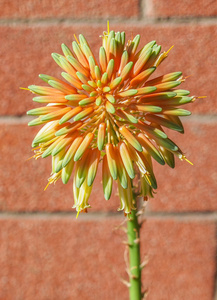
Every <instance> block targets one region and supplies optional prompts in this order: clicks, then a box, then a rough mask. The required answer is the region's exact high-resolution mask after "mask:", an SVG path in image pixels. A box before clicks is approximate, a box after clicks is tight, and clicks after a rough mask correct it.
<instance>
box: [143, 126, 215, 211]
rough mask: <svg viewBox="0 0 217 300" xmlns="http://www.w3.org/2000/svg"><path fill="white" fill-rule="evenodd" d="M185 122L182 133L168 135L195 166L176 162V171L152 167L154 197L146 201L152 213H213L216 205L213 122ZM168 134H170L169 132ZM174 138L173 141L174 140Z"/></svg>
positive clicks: (156, 166)
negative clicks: (154, 178) (154, 185)
mask: <svg viewBox="0 0 217 300" xmlns="http://www.w3.org/2000/svg"><path fill="white" fill-rule="evenodd" d="M199 122H200V121H199V120H198V121H190V122H185V129H186V130H185V134H184V135H178V133H177V134H176V135H175V134H170V135H169V136H170V137H172V140H173V141H175V142H176V143H177V144H178V145H179V146H180V148H181V149H182V150H183V151H184V153H185V154H186V156H187V158H188V159H189V160H190V161H192V162H193V163H194V165H193V166H191V165H190V164H188V163H187V162H185V161H183V162H181V161H179V160H178V159H177V160H176V161H177V163H176V168H175V169H171V168H169V167H168V166H160V165H159V164H155V174H156V177H157V181H158V190H157V195H156V196H155V198H154V199H153V200H150V202H149V209H151V210H154V211H212V210H216V209H217V202H216V178H217V172H216V162H217V152H216V148H217V140H216V137H215V134H214V132H215V129H216V123H215V122H213V123H212V122H210V123H209V124H203V123H201V124H200V123H199ZM168 133H169V131H168ZM173 137H174V138H173Z"/></svg>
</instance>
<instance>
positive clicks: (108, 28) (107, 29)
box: [107, 20, 109, 35]
mask: <svg viewBox="0 0 217 300" xmlns="http://www.w3.org/2000/svg"><path fill="white" fill-rule="evenodd" d="M107 32H108V35H109V20H108V21H107Z"/></svg>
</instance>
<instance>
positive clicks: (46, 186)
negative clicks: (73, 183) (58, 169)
mask: <svg viewBox="0 0 217 300" xmlns="http://www.w3.org/2000/svg"><path fill="white" fill-rule="evenodd" d="M50 184H51V182H50V181H49V182H48V184H47V185H46V187H45V188H44V191H46V189H47V188H48V186H49V185H50Z"/></svg>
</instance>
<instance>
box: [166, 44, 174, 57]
mask: <svg viewBox="0 0 217 300" xmlns="http://www.w3.org/2000/svg"><path fill="white" fill-rule="evenodd" d="M173 47H174V45H173V46H172V47H170V49H169V50H167V52H166V55H167V54H168V53H169V52H170V50H172V49H173Z"/></svg>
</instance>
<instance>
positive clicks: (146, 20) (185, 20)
mask: <svg viewBox="0 0 217 300" xmlns="http://www.w3.org/2000/svg"><path fill="white" fill-rule="evenodd" d="M108 19H109V20H110V23H111V25H113V24H119V23H121V25H122V26H124V25H128V24H131V25H149V24H152V25H155V24H156V25H157V24H161V25H162V24H164V25H166V24H167V25H169V24H171V25H174V24H203V23H205V24H209V25H210V24H216V23H217V16H209V17H203V16H202V17H198V16H189V17H177V16H176V17H157V18H155V17H148V16H145V15H144V14H143V15H142V18H141V17H140V16H138V17H129V18H128V19H126V18H124V17H109V18H108V17H105V18H89V19H88V22H87V20H86V18H78V19H74V18H55V19H54V18H45V19H40V18H34V19H31V18H29V19H28V18H11V19H0V26H8V25H14V26H17V25H48V26H50V25H59V24H62V25H81V24H82V25H90V24H93V25H96V26H98V25H102V24H103V25H105V23H106V21H107V20H108Z"/></svg>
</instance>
